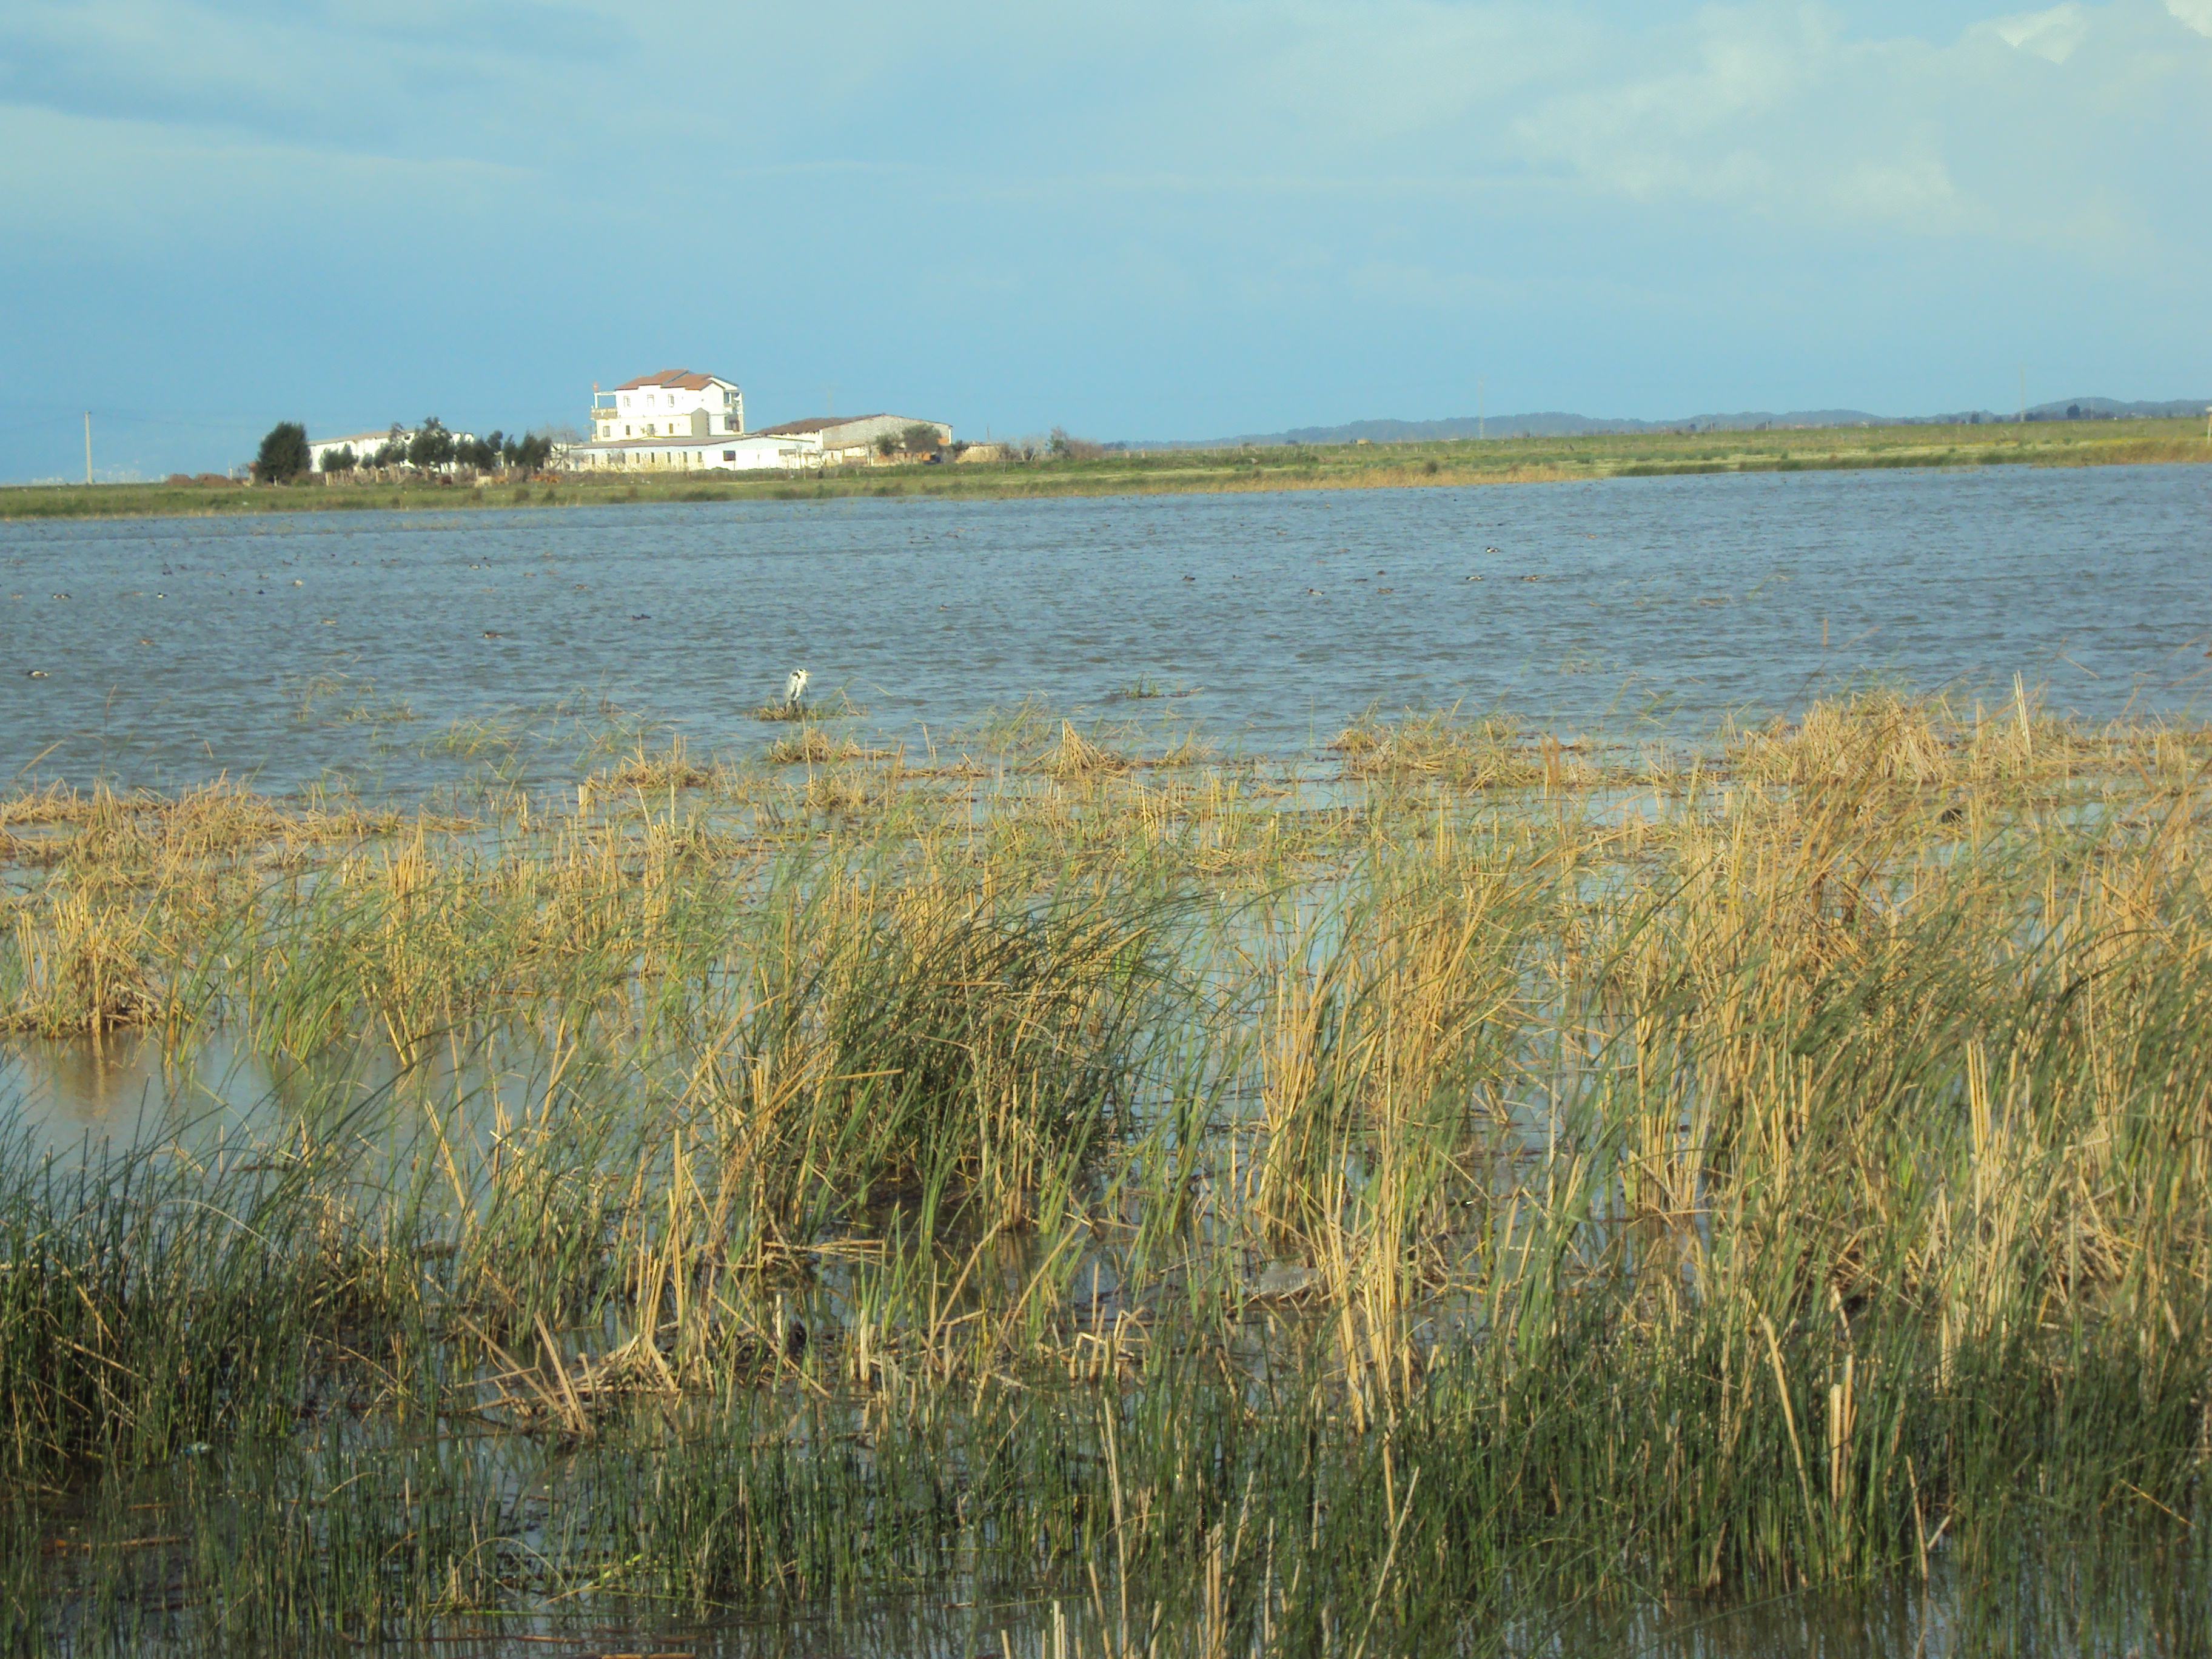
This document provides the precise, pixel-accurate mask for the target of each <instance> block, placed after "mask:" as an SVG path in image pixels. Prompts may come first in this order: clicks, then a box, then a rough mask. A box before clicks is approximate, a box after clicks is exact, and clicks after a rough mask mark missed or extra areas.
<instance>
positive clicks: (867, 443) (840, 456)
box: [761, 415, 952, 464]
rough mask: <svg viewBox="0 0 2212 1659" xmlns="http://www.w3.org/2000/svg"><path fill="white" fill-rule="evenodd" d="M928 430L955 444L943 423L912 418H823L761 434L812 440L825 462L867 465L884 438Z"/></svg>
mask: <svg viewBox="0 0 2212 1659" xmlns="http://www.w3.org/2000/svg"><path fill="white" fill-rule="evenodd" d="M917 426H921V427H927V428H929V429H930V430H931V431H932V432H934V433H935V434H936V435H937V441H938V442H939V443H940V444H949V443H951V441H952V428H951V427H949V426H947V425H945V422H942V421H924V420H919V419H916V418H915V416H911V415H848V416H842V417H840V416H835V415H824V416H820V417H818V418H817V419H812V420H805V421H786V422H784V423H783V424H782V425H781V426H771V427H766V428H763V429H762V434H761V435H762V436H763V437H768V438H811V439H813V440H814V441H816V442H817V443H818V444H819V445H821V447H822V459H823V460H824V461H827V462H832V463H835V462H840V461H846V462H854V461H857V462H860V463H864V464H865V463H866V462H867V461H870V460H872V459H874V457H875V453H876V442H877V441H878V439H881V438H887V437H888V438H902V437H904V436H905V435H906V434H907V432H908V429H910V428H914V427H917Z"/></svg>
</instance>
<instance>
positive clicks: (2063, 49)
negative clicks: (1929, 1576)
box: [1990, 0, 2090, 64]
mask: <svg viewBox="0 0 2212 1659" xmlns="http://www.w3.org/2000/svg"><path fill="white" fill-rule="evenodd" d="M1990 27H1992V28H1994V29H1995V30H1996V33H1997V37H1998V39H2000V40H2002V41H2003V42H2004V43H2005V44H2006V45H2007V46H2016V47H2018V48H2019V49H2020V50H2021V51H2022V52H2033V53H2034V54H2035V55H2036V56H2037V57H2038V58H2048V59H2050V60H2051V62H2052V63H2054V64H2063V63H2064V62H2065V61H2066V60H2067V59H2068V58H2071V57H2072V56H2073V55H2074V49H2075V47H2076V46H2080V45H2081V43H2082V41H2084V40H2087V39H2088V38H2089V29H2090V21H2089V15H2088V13H2087V12H2086V11H2084V10H2083V9H2081V6H2079V5H2077V4H2075V3H2074V0H2067V3H2066V4H2064V5H2063V6H2053V7H2051V9H2050V10H2048V11H2027V12H2021V14H2020V15H2017V16H2015V17H2001V18H1999V19H1997V20H1996V22H1994V23H1992V24H1991V25H1990Z"/></svg>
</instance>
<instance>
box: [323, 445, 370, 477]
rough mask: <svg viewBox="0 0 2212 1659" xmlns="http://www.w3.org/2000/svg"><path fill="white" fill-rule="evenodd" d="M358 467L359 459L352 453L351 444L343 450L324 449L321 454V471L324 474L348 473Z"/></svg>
mask: <svg viewBox="0 0 2212 1659" xmlns="http://www.w3.org/2000/svg"><path fill="white" fill-rule="evenodd" d="M359 465H361V457H360V456H358V455H356V454H355V453H353V446H352V445H351V444H348V445H347V446H346V447H344V448H343V449H326V450H325V451H324V452H323V471H325V472H350V471H353V470H354V468H356V467H357V466H359Z"/></svg>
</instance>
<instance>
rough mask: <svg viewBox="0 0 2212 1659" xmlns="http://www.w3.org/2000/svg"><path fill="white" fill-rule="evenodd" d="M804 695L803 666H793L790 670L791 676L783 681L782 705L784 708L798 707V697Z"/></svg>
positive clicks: (804, 679)
mask: <svg viewBox="0 0 2212 1659" xmlns="http://www.w3.org/2000/svg"><path fill="white" fill-rule="evenodd" d="M805 695H806V671H805V669H804V668H794V669H793V670H792V671H791V678H789V679H787V680H786V681H785V682H784V683H783V706H784V707H785V708H798V707H799V698H801V697H802V696H805Z"/></svg>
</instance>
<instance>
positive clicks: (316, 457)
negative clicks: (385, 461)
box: [307, 427, 414, 472]
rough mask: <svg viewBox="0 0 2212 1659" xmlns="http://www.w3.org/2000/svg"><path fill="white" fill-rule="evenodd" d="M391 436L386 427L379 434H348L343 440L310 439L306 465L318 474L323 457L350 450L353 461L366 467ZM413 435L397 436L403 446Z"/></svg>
mask: <svg viewBox="0 0 2212 1659" xmlns="http://www.w3.org/2000/svg"><path fill="white" fill-rule="evenodd" d="M413 436H414V434H413V433H411V432H402V433H400V434H399V435H398V438H399V441H400V442H401V443H403V444H404V443H405V442H406V441H408V440H409V439H410V438H411V437H413ZM390 437H392V430H391V428H388V427H387V428H385V429H384V430H383V431H381V432H349V433H348V434H346V435H345V436H344V437H343V438H310V439H309V440H308V441H307V465H309V466H311V467H313V469H314V470H315V471H318V472H320V471H322V470H323V457H324V456H325V455H329V454H333V453H337V451H339V450H341V449H350V450H351V451H353V453H354V459H356V460H357V461H359V462H360V463H361V464H362V465H363V466H367V465H368V458H369V457H370V456H372V455H374V454H375V453H376V452H377V450H378V448H379V447H380V446H381V445H382V444H383V443H384V441H386V439H388V438H390Z"/></svg>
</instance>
